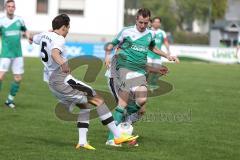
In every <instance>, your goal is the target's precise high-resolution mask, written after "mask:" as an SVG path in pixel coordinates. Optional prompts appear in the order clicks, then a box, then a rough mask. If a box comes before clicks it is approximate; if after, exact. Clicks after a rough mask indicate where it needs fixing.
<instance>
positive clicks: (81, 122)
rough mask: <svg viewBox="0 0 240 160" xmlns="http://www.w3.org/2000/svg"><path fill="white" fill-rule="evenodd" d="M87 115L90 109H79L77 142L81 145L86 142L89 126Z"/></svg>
mask: <svg viewBox="0 0 240 160" xmlns="http://www.w3.org/2000/svg"><path fill="white" fill-rule="evenodd" d="M89 115H90V109H80V112H79V116H78V123H77V127H78V133H79V140H78V144H80V145H82V146H83V145H84V144H87V143H88V142H87V132H88V127H89Z"/></svg>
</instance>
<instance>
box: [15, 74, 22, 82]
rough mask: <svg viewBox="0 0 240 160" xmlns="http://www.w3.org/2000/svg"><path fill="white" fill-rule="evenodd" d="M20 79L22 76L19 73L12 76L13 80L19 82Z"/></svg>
mask: <svg viewBox="0 0 240 160" xmlns="http://www.w3.org/2000/svg"><path fill="white" fill-rule="evenodd" d="M21 80H22V76H21V75H15V76H14V81H16V82H21Z"/></svg>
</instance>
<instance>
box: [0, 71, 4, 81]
mask: <svg viewBox="0 0 240 160" xmlns="http://www.w3.org/2000/svg"><path fill="white" fill-rule="evenodd" d="M4 75H5V73H0V81H2V80H3V79H4Z"/></svg>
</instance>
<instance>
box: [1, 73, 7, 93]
mask: <svg viewBox="0 0 240 160" xmlns="http://www.w3.org/2000/svg"><path fill="white" fill-rule="evenodd" d="M5 73H6V72H4V71H0V91H1V90H2V81H3V79H4V76H5Z"/></svg>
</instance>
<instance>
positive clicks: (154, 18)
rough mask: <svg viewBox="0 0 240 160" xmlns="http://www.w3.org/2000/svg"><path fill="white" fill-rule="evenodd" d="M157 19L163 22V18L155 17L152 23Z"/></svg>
mask: <svg viewBox="0 0 240 160" xmlns="http://www.w3.org/2000/svg"><path fill="white" fill-rule="evenodd" d="M156 19H158V20H159V21H160V22H162V19H161V17H153V19H152V21H151V22H154V21H155V20H156Z"/></svg>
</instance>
